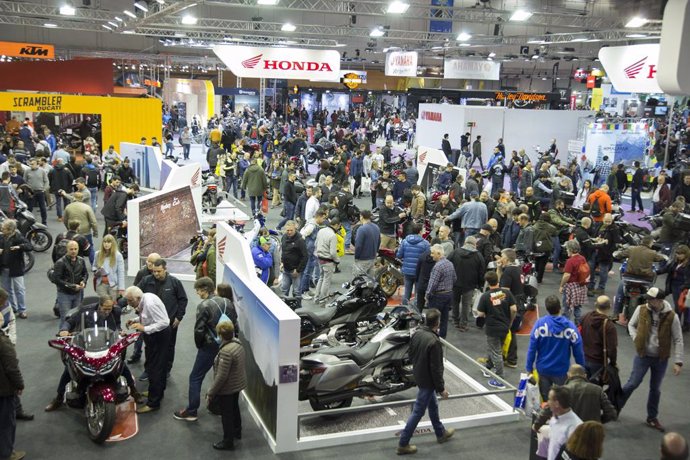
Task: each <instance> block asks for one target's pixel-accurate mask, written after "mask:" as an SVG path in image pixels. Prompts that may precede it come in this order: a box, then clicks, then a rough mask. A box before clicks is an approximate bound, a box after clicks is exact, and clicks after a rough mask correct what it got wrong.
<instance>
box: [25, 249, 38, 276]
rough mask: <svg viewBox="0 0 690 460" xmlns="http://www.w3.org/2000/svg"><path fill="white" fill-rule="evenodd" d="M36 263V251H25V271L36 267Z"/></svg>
mask: <svg viewBox="0 0 690 460" xmlns="http://www.w3.org/2000/svg"><path fill="white" fill-rule="evenodd" d="M35 263H36V258H35V257H34V253H33V252H31V251H25V252H24V273H28V272H29V270H31V269H32V268H34V264H35Z"/></svg>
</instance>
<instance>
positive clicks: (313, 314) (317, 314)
mask: <svg viewBox="0 0 690 460" xmlns="http://www.w3.org/2000/svg"><path fill="white" fill-rule="evenodd" d="M295 313H297V314H298V315H300V316H306V317H308V318H309V319H311V320H312V321H313V322H314V324H316V325H317V326H321V325H322V324H326V323H327V322H329V321H330V320H331V319H332V318H333V315H334V314H335V308H324V309H319V310H307V309H306V308H299V309H297V310H295Z"/></svg>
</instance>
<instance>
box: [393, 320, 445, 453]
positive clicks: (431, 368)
mask: <svg viewBox="0 0 690 460" xmlns="http://www.w3.org/2000/svg"><path fill="white" fill-rule="evenodd" d="M440 326H441V312H440V311H438V310H436V309H435V308H432V309H430V310H428V311H427V312H426V324H425V325H424V326H422V327H420V328H419V329H417V332H415V333H414V335H413V336H412V339H411V340H410V360H411V361H412V372H413V373H414V378H415V382H417V387H419V392H418V393H417V400H416V401H415V403H414V408H413V409H412V413H411V414H410V418H409V419H407V423H406V424H405V428H404V429H403V431H402V433H401V434H400V441H399V442H398V450H397V454H398V455H405V454H414V453H416V452H417V446H415V445H412V444H410V439H411V438H412V434H413V433H414V431H415V429H416V428H417V424H418V423H419V421H420V420H421V419H422V417H423V416H424V413H425V412H426V410H427V408H428V409H429V419H430V420H431V425H432V426H433V427H434V433H436V440H437V441H438V443H439V444H442V443H444V442H446V441H448V440H449V439H450V438H451V436H453V433H455V429H454V428H450V429H448V430H446V429H445V428H444V426H443V424H442V423H441V420H440V418H439V415H438V402H437V401H436V393H438V394H439V395H441V398H442V399H447V398H448V390H446V388H445V383H444V381H443V347H442V346H441V339H440V338H439V336H438V330H439V327H440Z"/></svg>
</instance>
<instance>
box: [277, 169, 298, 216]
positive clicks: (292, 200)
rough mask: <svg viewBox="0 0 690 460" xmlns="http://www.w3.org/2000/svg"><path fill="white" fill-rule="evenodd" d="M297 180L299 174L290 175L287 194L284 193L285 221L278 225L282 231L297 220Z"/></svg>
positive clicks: (291, 172)
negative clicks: (289, 222) (292, 221)
mask: <svg viewBox="0 0 690 460" xmlns="http://www.w3.org/2000/svg"><path fill="white" fill-rule="evenodd" d="M296 178H297V173H295V171H294V170H292V171H290V172H289V173H288V181H287V182H286V183H285V192H284V193H283V198H284V201H283V219H282V220H281V221H280V222H279V223H278V226H277V227H276V229H277V230H281V229H282V228H283V225H285V224H286V223H287V222H288V221H290V220H293V219H294V218H295V205H297V191H296V190H295V179H296Z"/></svg>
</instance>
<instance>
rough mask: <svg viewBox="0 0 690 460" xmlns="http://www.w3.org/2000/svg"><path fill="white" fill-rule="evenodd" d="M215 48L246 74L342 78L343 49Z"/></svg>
mask: <svg viewBox="0 0 690 460" xmlns="http://www.w3.org/2000/svg"><path fill="white" fill-rule="evenodd" d="M213 52H214V53H216V56H218V57H219V58H220V60H221V61H223V64H225V65H226V66H227V67H228V69H229V70H230V71H231V72H232V73H234V74H235V75H236V76H238V77H242V78H283V79H301V80H319V81H340V53H339V52H337V51H334V50H307V49H299V48H263V47H256V46H233V45H218V46H214V47H213Z"/></svg>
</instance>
